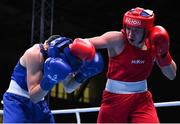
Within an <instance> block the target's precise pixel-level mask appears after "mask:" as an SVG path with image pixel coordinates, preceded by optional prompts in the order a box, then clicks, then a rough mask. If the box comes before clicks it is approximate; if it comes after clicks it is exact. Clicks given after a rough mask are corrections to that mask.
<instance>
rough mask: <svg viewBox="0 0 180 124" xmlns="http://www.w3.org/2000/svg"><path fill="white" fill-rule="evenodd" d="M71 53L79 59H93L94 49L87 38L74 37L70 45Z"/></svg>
mask: <svg viewBox="0 0 180 124" xmlns="http://www.w3.org/2000/svg"><path fill="white" fill-rule="evenodd" d="M70 51H71V53H72V54H74V55H75V56H77V57H78V58H80V59H81V60H93V58H94V56H95V53H96V50H95V47H94V46H93V44H92V43H91V42H90V41H89V40H87V39H81V38H76V39H75V40H74V41H73V43H72V44H71V45H70Z"/></svg>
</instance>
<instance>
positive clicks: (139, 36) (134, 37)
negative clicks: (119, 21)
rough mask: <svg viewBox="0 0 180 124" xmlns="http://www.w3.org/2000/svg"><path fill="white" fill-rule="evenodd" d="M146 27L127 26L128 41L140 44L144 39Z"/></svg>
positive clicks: (136, 44)
mask: <svg viewBox="0 0 180 124" xmlns="http://www.w3.org/2000/svg"><path fill="white" fill-rule="evenodd" d="M144 34H145V29H143V28H138V27H126V35H127V39H128V41H129V42H130V43H131V44H132V45H134V46H139V45H140V44H141V43H142V42H141V41H142V40H143V37H144Z"/></svg>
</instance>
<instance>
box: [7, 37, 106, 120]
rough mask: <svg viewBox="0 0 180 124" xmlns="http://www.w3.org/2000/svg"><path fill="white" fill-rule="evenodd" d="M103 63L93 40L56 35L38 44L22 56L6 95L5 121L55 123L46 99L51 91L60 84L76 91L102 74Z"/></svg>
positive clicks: (69, 91) (67, 90) (66, 88)
mask: <svg viewBox="0 0 180 124" xmlns="http://www.w3.org/2000/svg"><path fill="white" fill-rule="evenodd" d="M79 50H81V51H79ZM103 64H104V63H103V58H102V56H101V55H100V53H97V52H96V51H95V48H94V46H93V45H92V44H90V43H89V42H85V41H81V42H76V40H74V41H72V40H71V39H70V38H66V37H62V36H59V35H52V36H51V37H50V38H49V39H48V40H46V41H45V42H44V44H41V43H40V44H34V45H33V46H32V47H31V48H29V49H27V50H26V51H25V53H24V54H23V55H22V56H21V57H20V59H19V61H18V62H17V64H16V66H15V68H14V70H13V73H12V76H11V81H10V85H9V88H8V89H7V91H6V92H5V93H4V95H3V103H4V105H3V107H4V108H3V110H4V111H3V123H55V120H54V117H53V115H52V113H51V111H50V109H49V107H48V105H47V102H46V100H45V99H44V97H45V96H46V95H47V93H48V92H49V91H50V90H51V89H52V88H53V87H54V86H55V85H56V84H58V83H62V84H63V86H64V89H65V91H66V92H67V93H71V92H73V91H74V90H75V89H77V88H78V87H79V86H80V85H81V84H82V83H84V82H85V81H86V80H87V79H89V78H90V77H92V76H94V75H96V74H98V73H100V72H101V71H102V70H103Z"/></svg>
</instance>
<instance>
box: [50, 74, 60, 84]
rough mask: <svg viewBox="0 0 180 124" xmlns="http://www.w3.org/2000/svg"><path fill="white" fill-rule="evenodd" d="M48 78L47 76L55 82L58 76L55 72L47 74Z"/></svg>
mask: <svg viewBox="0 0 180 124" xmlns="http://www.w3.org/2000/svg"><path fill="white" fill-rule="evenodd" d="M48 78H49V79H50V80H52V81H54V82H57V78H58V76H57V74H54V75H53V76H51V75H48Z"/></svg>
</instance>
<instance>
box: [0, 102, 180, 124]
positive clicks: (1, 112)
mask: <svg viewBox="0 0 180 124" xmlns="http://www.w3.org/2000/svg"><path fill="white" fill-rule="evenodd" d="M154 105H155V107H172V106H180V101H172V102H159V103H154ZM99 109H100V107H91V108H78V109H64V110H52V111H51V112H52V114H70V113H75V114H76V119H77V124H81V119H80V114H79V113H83V112H97V111H99ZM2 114H3V110H0V115H2Z"/></svg>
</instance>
